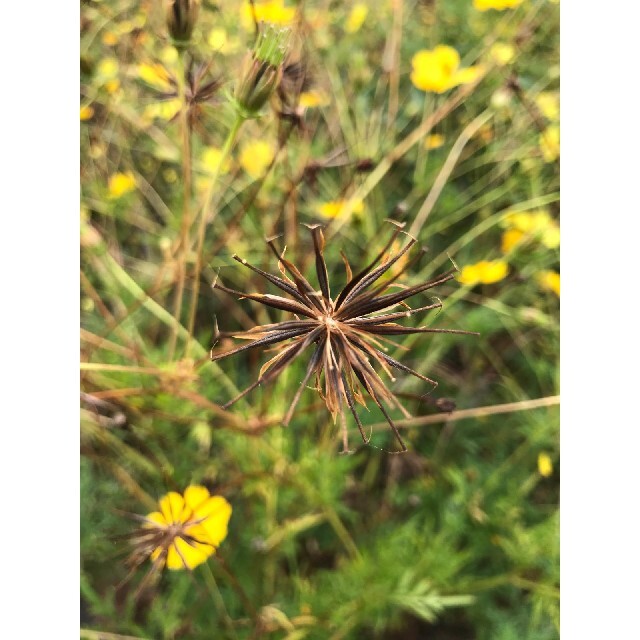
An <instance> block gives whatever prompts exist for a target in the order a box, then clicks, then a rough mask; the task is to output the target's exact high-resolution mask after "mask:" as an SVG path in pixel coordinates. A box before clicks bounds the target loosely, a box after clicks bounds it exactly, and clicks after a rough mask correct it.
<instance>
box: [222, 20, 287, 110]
mask: <svg viewBox="0 0 640 640" xmlns="http://www.w3.org/2000/svg"><path fill="white" fill-rule="evenodd" d="M289 35H290V30H289V29H277V28H276V27H274V26H273V25H270V24H268V25H265V26H264V28H263V29H262V30H261V32H260V35H259V36H258V40H257V41H256V44H255V46H254V48H253V51H250V52H248V53H247V55H246V56H245V59H244V61H243V63H242V68H241V70H240V80H239V82H238V84H237V85H236V89H235V92H234V95H233V101H234V103H235V105H236V108H237V109H238V111H239V112H240V113H241V114H242V115H243V116H244V117H247V118H250V117H255V115H256V113H257V112H258V111H259V110H260V109H261V108H262V107H263V106H264V105H265V104H266V102H267V100H268V99H269V97H270V96H271V94H272V93H273V92H274V91H275V89H276V88H277V86H278V84H279V83H280V80H281V79H282V64H283V61H284V57H285V55H286V53H287V49H288V45H289Z"/></svg>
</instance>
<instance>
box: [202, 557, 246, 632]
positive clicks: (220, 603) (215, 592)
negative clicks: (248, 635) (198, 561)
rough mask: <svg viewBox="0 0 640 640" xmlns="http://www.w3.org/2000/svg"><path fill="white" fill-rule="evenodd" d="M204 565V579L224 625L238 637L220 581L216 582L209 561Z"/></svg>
mask: <svg viewBox="0 0 640 640" xmlns="http://www.w3.org/2000/svg"><path fill="white" fill-rule="evenodd" d="M204 565H205V570H204V571H203V572H202V575H203V576H204V581H205V584H206V585H207V589H208V590H209V593H210V594H211V599H212V600H213V604H214V606H215V608H216V610H217V611H218V613H219V614H220V617H221V618H222V620H223V622H224V626H225V627H226V628H227V629H229V631H230V632H231V634H232V635H233V637H234V638H237V637H238V636H237V634H236V630H235V629H234V627H233V620H232V619H231V616H230V615H229V612H228V611H227V607H226V605H225V604H224V599H223V598H222V594H221V593H220V589H219V588H218V583H217V582H216V579H215V577H214V575H213V571H212V570H211V567H210V566H209V563H208V562H205V563H204Z"/></svg>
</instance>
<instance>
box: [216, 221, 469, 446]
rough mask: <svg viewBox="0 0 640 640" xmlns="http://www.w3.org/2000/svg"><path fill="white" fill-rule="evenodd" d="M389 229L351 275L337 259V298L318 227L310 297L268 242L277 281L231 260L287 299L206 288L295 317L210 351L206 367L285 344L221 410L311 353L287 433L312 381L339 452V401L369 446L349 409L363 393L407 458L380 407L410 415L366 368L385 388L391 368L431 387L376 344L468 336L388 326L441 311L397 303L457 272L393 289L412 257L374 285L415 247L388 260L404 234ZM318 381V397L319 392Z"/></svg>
mask: <svg viewBox="0 0 640 640" xmlns="http://www.w3.org/2000/svg"><path fill="white" fill-rule="evenodd" d="M394 225H395V227H396V228H395V230H394V232H393V233H392V236H391V239H390V240H389V242H387V244H386V245H385V247H384V248H383V249H382V251H380V253H379V254H378V255H377V256H376V258H375V259H374V260H373V261H372V262H371V263H370V264H369V265H368V266H367V267H365V268H364V269H363V270H362V271H360V272H359V273H357V274H356V275H353V273H352V270H351V267H350V265H349V262H348V260H347V259H346V257H345V256H344V255H343V260H344V263H345V267H346V271H347V284H346V285H345V287H344V288H343V289H342V291H341V292H340V294H339V295H338V296H337V297H336V298H332V297H331V291H330V287H329V276H328V272H327V265H326V263H325V260H324V256H323V252H324V244H325V242H324V235H323V233H322V229H321V227H320V225H314V226H310V227H309V229H310V231H311V235H312V237H313V245H314V251H315V266H316V274H317V278H318V282H319V284H320V291H317V290H316V289H315V288H314V287H313V286H312V285H311V284H310V283H309V282H308V281H307V280H306V278H305V277H304V276H303V275H302V273H301V272H300V271H299V270H298V269H297V267H296V266H295V265H293V264H292V263H291V262H289V261H288V260H286V259H285V257H284V254H283V253H280V252H279V251H278V250H277V249H276V246H275V244H274V240H273V239H271V240H267V243H268V245H269V247H270V248H271V250H272V251H273V252H274V254H275V255H276V257H277V258H278V267H279V269H280V272H281V274H282V277H279V276H276V275H272V274H270V273H267V272H265V271H262V270H261V269H259V268H257V267H254V266H253V265H251V264H249V263H248V262H247V261H246V260H243V259H241V258H239V257H238V256H237V255H234V256H233V258H234V259H235V260H237V261H238V262H240V263H242V264H243V265H245V266H246V267H248V268H249V269H251V270H252V271H254V272H255V273H258V274H260V275H261V276H263V277H264V278H266V279H267V280H268V281H269V282H271V283H272V284H273V285H275V286H276V287H278V289H280V290H281V291H283V292H284V293H286V294H287V295H288V296H289V297H288V298H287V297H283V296H277V295H272V294H261V293H242V292H240V291H236V290H234V289H229V288H228V287H226V286H224V285H222V284H221V283H220V282H219V281H216V282H215V283H214V284H213V287H214V288H217V289H221V290H222V291H226V292H227V293H231V294H234V295H237V296H239V297H240V298H247V299H249V300H255V301H257V302H260V303H261V304H264V305H266V306H268V307H272V308H274V309H280V310H283V311H288V312H290V313H292V314H293V315H294V318H295V319H293V320H285V321H283V322H277V323H275V324H268V325H263V326H258V327H255V328H254V329H251V330H249V331H241V332H237V333H229V334H224V335H229V336H232V337H235V338H244V339H247V338H250V339H252V340H251V342H249V343H247V344H244V345H242V346H239V347H236V348H235V349H232V350H230V351H225V352H223V353H214V351H213V350H212V351H211V359H212V360H220V359H221V358H225V357H227V356H230V355H233V354H236V353H240V352H241V351H246V350H247V349H252V348H254V347H266V346H270V345H275V344H279V343H284V342H286V344H284V345H282V346H281V347H279V350H278V353H277V354H276V355H275V356H274V357H273V358H271V359H270V360H269V361H268V362H266V363H265V364H264V365H263V367H262V369H261V370H260V373H259V376H258V379H257V380H256V381H255V382H254V383H253V384H251V385H250V386H249V387H247V388H246V389H245V390H244V391H242V392H241V393H240V394H239V395H238V396H237V397H235V398H233V399H232V400H231V401H229V402H228V403H227V404H226V405H225V408H227V407H229V406H230V405H232V404H233V403H234V402H236V401H237V400H239V399H240V398H242V397H243V396H245V395H246V394H247V393H249V392H250V391H251V390H253V389H255V388H256V387H257V386H258V385H261V384H267V383H269V382H272V381H273V380H275V379H276V378H277V377H278V375H279V374H280V373H281V372H282V371H283V370H284V369H285V367H287V366H288V365H289V364H291V363H292V362H293V361H294V360H295V359H296V358H297V357H298V356H299V355H300V354H301V353H302V352H303V351H305V349H307V348H308V347H310V346H312V345H313V353H312V355H311V359H310V360H309V363H308V365H307V369H306V372H305V374H304V378H303V380H302V382H301V383H300V387H299V389H298V391H297V392H296V394H295V396H294V398H293V400H292V402H291V405H290V407H289V410H288V411H287V414H286V416H285V417H284V420H283V424H284V425H287V424H288V423H289V421H290V420H291V417H292V415H293V412H294V410H295V408H296V405H297V404H298V401H299V400H300V397H301V395H302V391H303V390H304V388H305V386H306V385H307V382H308V381H309V379H310V378H311V376H313V375H315V387H316V389H317V390H318V392H319V393H320V395H321V396H322V397H323V398H324V400H325V402H326V405H327V408H328V409H329V411H330V412H331V414H332V416H333V419H334V421H335V419H336V416H337V415H338V414H340V416H341V419H342V438H343V450H344V452H347V451H348V440H347V429H346V420H345V417H344V411H343V404H344V402H345V401H346V404H347V406H348V407H349V410H350V411H351V413H352V414H353V417H354V419H355V421H356V424H357V425H358V429H359V430H360V434H361V436H362V439H363V441H364V442H365V443H366V444H368V443H369V440H370V435H369V436H367V435H366V434H365V431H364V427H363V425H362V422H361V421H360V418H359V416H358V413H357V411H356V408H355V403H356V402H359V403H360V404H361V405H363V406H366V404H365V399H364V395H363V390H364V391H366V392H367V394H368V395H369V396H370V397H371V399H372V400H373V401H374V403H375V404H376V405H377V406H378V407H379V408H380V410H381V412H382V413H383V415H384V417H385V418H386V420H387V422H388V423H389V426H390V427H391V429H392V430H393V433H394V434H395V436H396V438H397V440H398V442H399V444H400V446H401V447H402V451H406V450H407V448H406V446H405V444H404V441H403V440H402V438H401V436H400V433H399V432H398V429H397V427H396V425H395V424H394V423H393V420H392V419H391V417H390V416H389V414H388V412H387V410H386V408H385V403H386V404H387V405H388V406H389V407H396V408H398V409H399V410H400V411H402V413H403V414H404V415H405V416H407V417H410V416H409V413H408V412H407V411H406V410H405V409H404V407H403V406H402V405H401V404H400V402H399V401H398V399H397V398H396V397H395V395H394V394H393V392H392V391H391V390H390V389H389V388H388V387H387V386H386V385H385V383H384V382H383V380H382V379H381V378H380V376H379V375H378V373H377V372H376V370H375V369H374V368H373V366H372V361H373V362H375V363H377V364H378V365H380V367H381V368H382V369H383V370H384V371H385V372H386V373H387V374H388V375H389V377H390V378H391V380H394V379H395V378H394V377H393V375H392V373H391V368H395V369H399V370H400V371H404V372H406V373H410V374H412V375H414V376H416V377H417V378H420V379H421V380H424V381H425V382H429V383H430V384H432V385H433V388H435V387H436V386H437V382H435V381H434V380H431V379H430V378H427V377H426V376H424V375H422V374H421V373H418V372H417V371H414V370H413V369H410V368H409V367H407V366H406V365H404V364H402V363H401V362H399V361H397V360H395V359H394V358H392V357H391V356H389V355H387V354H386V353H385V351H386V349H385V346H384V344H383V343H390V344H391V345H393V346H397V345H395V343H394V342H392V341H390V340H389V338H388V336H399V335H409V334H414V333H462V334H468V333H470V332H468V331H457V330H453V329H433V328H429V327H417V328H413V327H404V326H402V325H400V324H397V323H396V322H395V320H400V319H402V318H407V317H409V316H412V315H413V314H415V313H420V312H423V311H429V310H431V309H439V308H441V307H442V303H441V302H440V300H438V299H435V301H433V302H432V303H431V304H429V305H426V306H422V307H418V308H416V309H411V308H409V306H408V305H407V304H406V303H405V302H404V301H405V300H406V299H407V298H410V297H411V296H414V295H416V294H418V293H421V292H423V291H427V290H429V289H432V288H433V287H435V286H437V285H440V284H443V283H444V282H447V281H448V280H451V279H452V278H453V277H454V275H453V274H454V273H455V271H456V270H455V269H452V270H451V271H448V272H447V273H443V274H441V275H439V276H436V277H435V278H433V279H431V280H429V281H427V282H424V283H422V284H418V285H414V286H411V287H405V286H400V285H397V284H395V283H396V281H397V280H398V278H399V277H400V276H401V275H402V274H403V273H404V272H405V271H406V270H407V269H408V268H409V267H410V266H411V265H412V264H413V263H414V262H415V260H416V259H417V257H419V256H416V257H414V258H413V259H412V260H408V261H407V263H406V264H405V265H404V266H403V267H402V268H401V269H398V270H397V271H396V272H395V273H393V272H390V273H391V274H392V275H391V276H390V277H389V275H388V276H387V277H386V278H385V279H384V280H383V281H382V282H380V279H381V278H382V276H384V274H385V273H387V272H388V271H389V270H390V269H391V268H392V267H393V266H394V265H395V264H396V263H398V261H399V260H400V259H401V258H403V256H405V254H407V252H408V251H409V250H410V249H411V247H412V246H413V245H414V244H415V242H416V241H415V239H413V238H409V241H408V242H407V243H406V245H405V246H404V247H403V248H401V249H398V250H397V251H395V252H394V251H393V250H392V251H391V252H389V249H390V248H391V247H392V245H393V243H394V241H395V240H396V238H397V237H398V235H399V234H400V232H401V230H402V228H403V226H404V225H401V224H397V223H394ZM388 252H389V253H388ZM376 283H378V284H376ZM391 287H394V288H398V289H399V290H397V291H395V292H393V293H391V292H388V291H389V289H390V288H391ZM399 305H401V306H403V307H404V309H403V310H401V311H396V312H392V313H384V314H380V313H379V312H381V311H387V310H391V309H393V308H395V307H397V306H399ZM371 314H376V315H371ZM219 335H223V334H219ZM323 374H324V391H323V389H322V386H321V378H322V376H323Z"/></svg>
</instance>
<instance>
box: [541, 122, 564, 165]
mask: <svg viewBox="0 0 640 640" xmlns="http://www.w3.org/2000/svg"><path fill="white" fill-rule="evenodd" d="M539 144H540V151H542V157H543V158H544V161H545V162H554V161H555V160H557V159H558V157H559V156H560V127H558V126H557V125H551V126H549V127H547V128H546V129H545V130H544V131H543V132H542V133H541V134H540V137H539Z"/></svg>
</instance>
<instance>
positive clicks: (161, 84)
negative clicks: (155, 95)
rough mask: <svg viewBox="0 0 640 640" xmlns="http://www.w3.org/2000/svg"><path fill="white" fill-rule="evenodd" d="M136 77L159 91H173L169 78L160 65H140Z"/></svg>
mask: <svg viewBox="0 0 640 640" xmlns="http://www.w3.org/2000/svg"><path fill="white" fill-rule="evenodd" d="M137 71H138V77H139V78H140V79H141V80H144V81H145V82H146V83H147V84H148V85H151V86H152V87H153V88H154V89H158V90H159V91H173V90H174V87H173V85H172V84H171V76H170V75H169V72H168V71H167V70H166V69H165V68H164V67H163V66H162V65H161V64H157V63H156V64H148V63H146V62H145V63H142V64H139V65H138V70H137Z"/></svg>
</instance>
